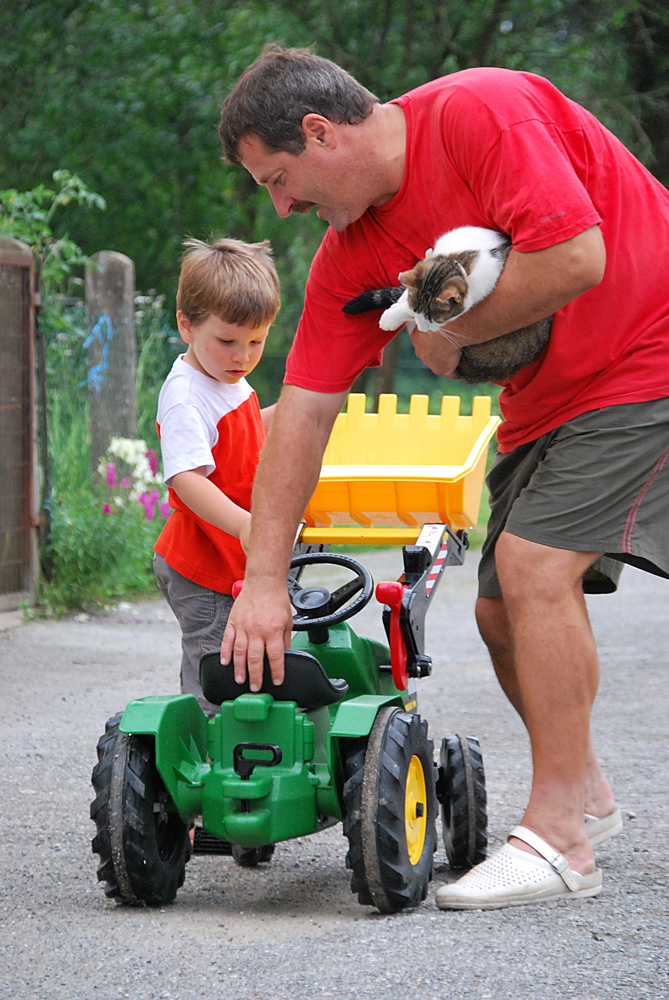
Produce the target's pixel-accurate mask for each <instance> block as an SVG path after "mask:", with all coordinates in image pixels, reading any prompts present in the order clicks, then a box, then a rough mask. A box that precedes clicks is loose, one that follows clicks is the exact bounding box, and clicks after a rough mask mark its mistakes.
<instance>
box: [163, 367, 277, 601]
mask: <svg viewBox="0 0 669 1000" xmlns="http://www.w3.org/2000/svg"><path fill="white" fill-rule="evenodd" d="M157 422H158V432H159V434H160V444H161V449H162V452H163V469H164V474H165V482H166V483H167V485H168V488H169V500H170V505H171V506H172V507H173V508H174V511H173V513H172V514H171V515H170V517H169V519H168V520H167V522H166V523H165V527H164V528H163V530H162V532H161V533H160V535H159V537H158V540H157V542H156V544H155V546H154V548H155V551H156V552H158V553H159V555H161V556H162V557H163V559H164V560H165V561H166V562H167V563H168V564H169V565H170V566H171V567H172V569H175V570H176V571H177V573H181V575H182V576H185V577H186V578H187V579H188V580H192V581H193V582H194V583H197V584H199V585H200V586H201V587H208V588H209V589H211V590H217V591H219V592H220V593H223V594H230V593H232V585H233V583H234V582H235V581H236V580H241V579H242V578H243V576H244V569H245V566H246V557H245V555H244V550H243V549H242V547H241V545H240V543H239V540H238V539H237V538H235V537H234V536H233V535H229V534H228V533H227V532H225V531H223V530H222V529H221V528H217V527H215V526H214V525H213V524H209V522H208V521H204V520H203V519H202V518H201V517H198V516H197V514H195V513H193V511H192V510H191V509H190V508H189V507H187V506H186V505H185V504H184V503H183V501H182V500H180V499H179V497H178V496H177V494H176V493H175V491H174V490H173V489H172V488H171V481H172V477H173V476H175V475H176V474H177V473H178V472H185V471H188V470H189V469H195V468H200V467H204V469H205V471H206V475H207V478H208V479H210V480H211V481H212V482H213V483H215V485H216V486H218V488H219V489H220V490H222V492H223V493H225V495H226V496H227V497H228V498H229V499H230V500H232V501H234V503H236V504H237V505H238V506H239V507H243V508H244V510H251V491H252V489H253V479H254V476H255V472H256V468H257V465H258V459H259V457H260V451H261V449H262V446H263V444H264V442H265V428H264V426H263V422H262V417H261V415H260V406H259V404H258V397H257V396H256V394H255V392H254V391H253V389H252V388H251V386H250V385H249V384H248V382H247V381H246V379H240V381H239V382H238V383H236V384H235V385H227V384H225V383H223V382H217V381H216V379H213V378H210V377H209V376H208V375H204V374H202V373H201V372H199V371H196V370H195V369H194V368H192V367H191V366H190V365H189V364H187V363H186V362H184V361H183V359H182V357H179V358H177V359H176V361H175V362H174V365H173V367H172V371H171V372H170V374H169V375H168V377H167V379H166V380H165V383H164V385H163V387H162V389H161V392H160V396H159V399H158V421H157Z"/></svg>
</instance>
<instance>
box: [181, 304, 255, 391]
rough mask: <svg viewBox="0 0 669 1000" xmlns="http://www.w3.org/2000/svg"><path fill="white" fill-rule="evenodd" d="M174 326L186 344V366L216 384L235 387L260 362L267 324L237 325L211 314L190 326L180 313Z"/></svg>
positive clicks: (188, 321)
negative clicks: (177, 328)
mask: <svg viewBox="0 0 669 1000" xmlns="http://www.w3.org/2000/svg"><path fill="white" fill-rule="evenodd" d="M177 326H178V327H179V333H180V334H181V339H182V340H183V341H184V343H186V344H188V350H187V351H186V355H185V360H186V361H187V362H188V364H189V365H192V366H193V368H196V369H197V370H198V371H200V372H202V373H203V374H204V375H209V376H210V377H211V378H215V379H216V381H217V382H225V383H226V384H227V385H235V384H236V383H237V382H239V380H240V378H243V377H244V376H245V375H249V374H250V373H251V372H252V371H253V369H254V368H255V366H256V365H257V364H258V362H259V361H260V358H261V357H262V352H263V348H264V347H265V340H266V338H267V334H268V333H269V327H270V324H269V323H268V324H267V325H266V326H255V327H254V326H237V325H236V324H234V323H225V322H224V321H223V320H222V319H219V318H218V316H213V315H211V316H207V318H206V319H205V320H202V322H200V323H191V322H190V320H189V319H188V318H187V317H186V316H185V315H184V314H183V313H182V312H181V311H179V312H177Z"/></svg>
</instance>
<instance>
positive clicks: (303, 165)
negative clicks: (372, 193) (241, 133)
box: [239, 135, 372, 231]
mask: <svg viewBox="0 0 669 1000" xmlns="http://www.w3.org/2000/svg"><path fill="white" fill-rule="evenodd" d="M239 150H240V154H241V161H242V164H243V166H244V167H245V168H246V169H247V170H248V172H249V173H250V174H251V176H252V177H253V179H254V180H255V182H256V184H259V185H261V186H262V187H266V188H267V190H268V191H269V194H270V197H271V199H272V201H273V203H274V207H275V209H276V211H277V213H278V214H279V215H280V216H281V218H282V219H285V218H287V217H288V216H289V215H290V213H291V212H300V213H301V214H305V213H306V212H310V211H311V209H312V208H317V209H318V211H317V213H316V214H317V215H318V218H319V219H324V220H325V221H326V222H327V223H328V224H329V225H330V226H332V228H333V229H336V230H338V231H341V230H342V229H345V228H346V226H348V225H350V223H351V222H355V221H356V220H357V219H359V218H360V216H361V215H363V213H364V212H366V210H367V209H368V208H369V206H370V204H371V203H372V199H371V198H370V197H369V194H368V193H367V192H366V191H365V186H364V184H363V183H362V180H363V178H364V176H365V174H364V170H361V169H360V165H358V169H354V168H353V166H352V165H351V163H350V162H349V160H348V158H347V156H346V152H345V150H343V149H342V147H341V146H340V145H339V146H336V147H334V148H333V147H332V146H328V145H324V144H321V143H318V142H317V141H316V140H314V139H307V145H306V148H305V150H304V152H303V153H301V154H300V155H299V156H293V155H292V154H290V153H285V152H278V153H274V152H270V151H269V150H268V149H267V148H266V147H265V145H264V144H263V143H262V141H261V140H260V139H259V138H258V137H257V136H255V135H253V136H250V137H248V138H246V139H242V141H241V142H240V144H239Z"/></svg>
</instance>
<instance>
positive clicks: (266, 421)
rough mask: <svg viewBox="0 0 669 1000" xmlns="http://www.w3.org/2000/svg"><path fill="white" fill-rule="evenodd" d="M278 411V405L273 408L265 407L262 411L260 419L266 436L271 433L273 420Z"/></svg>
mask: <svg viewBox="0 0 669 1000" xmlns="http://www.w3.org/2000/svg"><path fill="white" fill-rule="evenodd" d="M275 410H276V403H274V404H273V405H272V406H264V407H263V408H262V410H261V411H260V419H261V420H262V423H263V427H264V428H265V434H267V433H268V432H269V429H270V427H271V426H272V420H273V419H274V411H275Z"/></svg>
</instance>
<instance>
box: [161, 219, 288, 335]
mask: <svg viewBox="0 0 669 1000" xmlns="http://www.w3.org/2000/svg"><path fill="white" fill-rule="evenodd" d="M184 246H185V247H186V252H185V254H184V256H183V261H182V265H181V274H180V276H179V288H178V291H177V309H178V310H180V311H181V312H183V313H184V315H185V316H186V317H187V318H188V319H189V320H190V322H191V323H193V324H196V323H202V322H204V320H206V319H207V317H208V316H211V315H212V314H213V315H214V316H218V318H219V319H221V320H222V321H223V322H224V323H234V324H235V325H237V326H245V325H247V324H248V325H251V326H254V327H255V326H263V325H265V324H266V323H271V322H273V320H274V318H275V316H276V314H277V313H278V311H279V306H280V305H281V292H280V288H279V278H278V275H277V273H276V268H275V267H274V261H273V259H272V249H271V246H270V244H269V241H268V240H263V242H262V243H242V241H241V240H233V239H227V238H221V239H217V240H214V241H213V242H212V243H204V242H203V241H202V240H196V239H188V240H184Z"/></svg>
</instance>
